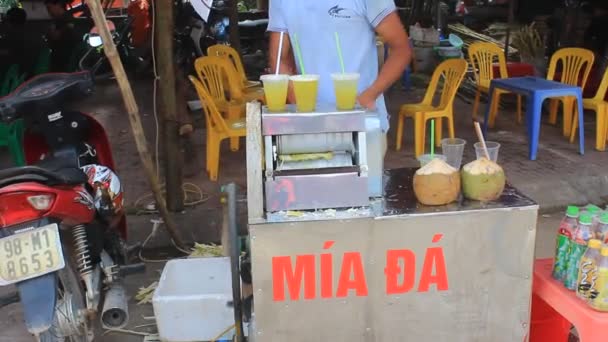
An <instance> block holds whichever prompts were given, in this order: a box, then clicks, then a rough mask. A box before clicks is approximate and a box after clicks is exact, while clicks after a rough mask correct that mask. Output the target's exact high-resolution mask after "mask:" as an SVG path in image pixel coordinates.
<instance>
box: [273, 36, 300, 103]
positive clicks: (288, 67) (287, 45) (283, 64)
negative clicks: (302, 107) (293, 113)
mask: <svg viewBox="0 0 608 342" xmlns="http://www.w3.org/2000/svg"><path fill="white" fill-rule="evenodd" d="M280 39H281V33H280V32H270V42H269V44H268V47H269V50H270V51H269V53H268V58H269V61H268V62H269V63H268V64H269V65H270V72H271V73H274V72H275V70H276V68H277V56H278V55H279V42H280ZM295 73H296V67H295V59H294V57H293V51H292V49H291V42H290V40H289V34H287V33H285V34H284V35H283V47H282V50H281V57H280V65H279V74H285V75H293V74H295ZM287 102H288V103H295V95H294V92H293V85H292V84H291V82H289V92H288V93H287Z"/></svg>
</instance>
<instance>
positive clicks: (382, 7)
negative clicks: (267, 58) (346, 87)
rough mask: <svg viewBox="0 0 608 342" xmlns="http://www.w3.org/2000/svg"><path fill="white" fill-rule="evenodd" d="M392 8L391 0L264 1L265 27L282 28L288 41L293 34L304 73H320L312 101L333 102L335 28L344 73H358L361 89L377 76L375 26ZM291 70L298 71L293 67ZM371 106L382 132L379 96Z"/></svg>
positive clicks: (337, 62) (383, 109) (383, 120)
mask: <svg viewBox="0 0 608 342" xmlns="http://www.w3.org/2000/svg"><path fill="white" fill-rule="evenodd" d="M395 10H396V7H395V2H394V1H393V0H333V1H326V0H270V10H269V23H268V31H272V32H287V33H288V34H289V36H290V38H291V41H292V44H293V43H294V42H295V40H294V35H296V36H297V39H298V43H299V45H300V51H301V52H302V60H303V63H304V68H305V70H306V73H308V74H318V75H320V76H321V79H320V81H319V95H318V102H325V103H335V102H336V99H335V94H334V88H333V83H332V80H331V77H330V74H332V73H336V72H340V71H341V70H342V68H341V66H340V59H339V57H338V50H337V47H336V41H335V32H338V34H339V37H340V45H341V47H342V53H343V58H344V66H345V69H346V70H345V71H346V72H358V73H359V74H360V75H361V79H360V80H359V93H361V92H362V91H364V90H365V89H367V88H368V87H369V86H371V85H372V83H373V82H374V81H375V80H376V78H377V77H378V50H377V47H376V34H375V28H376V26H378V24H380V22H381V21H382V20H383V19H384V18H386V16H388V15H389V14H390V13H392V12H394V11H395ZM294 55H295V53H294ZM297 64H298V63H296V65H297ZM297 68H298V71H299V72H301V71H300V70H299V69H300V66H299V65H297ZM376 108H377V111H378V113H379V114H380V117H381V124H382V129H383V131H385V132H386V131H387V130H388V112H387V110H386V105H385V103H384V96H380V97H379V98H378V100H377V101H376Z"/></svg>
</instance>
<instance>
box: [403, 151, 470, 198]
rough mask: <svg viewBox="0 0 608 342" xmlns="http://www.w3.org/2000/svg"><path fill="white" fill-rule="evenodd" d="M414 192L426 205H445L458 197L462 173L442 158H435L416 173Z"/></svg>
mask: <svg viewBox="0 0 608 342" xmlns="http://www.w3.org/2000/svg"><path fill="white" fill-rule="evenodd" d="M414 193H415V194H416V198H417V199H418V202H420V203H422V204H424V205H445V204H448V203H451V202H454V201H456V200H457V199H458V194H459V193H460V173H459V172H458V170H456V169H455V168H453V167H452V166H450V165H449V164H448V163H446V162H444V161H443V160H441V159H438V158H436V159H433V160H431V161H430V162H429V163H428V164H426V165H425V166H424V167H421V168H420V169H418V171H416V174H414Z"/></svg>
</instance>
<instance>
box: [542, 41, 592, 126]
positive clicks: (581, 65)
mask: <svg viewBox="0 0 608 342" xmlns="http://www.w3.org/2000/svg"><path fill="white" fill-rule="evenodd" d="M594 60H595V56H594V54H593V52H592V51H590V50H587V49H581V48H564V49H561V50H558V51H557V52H556V53H554V54H553V56H552V57H551V61H550V62H549V71H548V72H547V79H548V80H554V79H555V73H556V71H557V67H558V66H559V65H561V76H560V79H559V81H560V82H562V83H565V84H569V85H573V86H578V87H581V88H583V89H584V88H585V85H586V84H587V79H588V78H589V73H590V72H591V68H592V67H593V61H594ZM575 101H576V99H575V98H574V97H572V96H564V97H559V98H555V99H552V100H551V104H550V111H549V113H550V115H549V123H550V124H552V125H555V124H556V123H557V109H558V106H559V102H561V103H562V106H563V108H564V124H563V134H564V136H565V137H567V136H569V135H570V132H571V130H572V117H573V116H574V111H575V106H574V103H575Z"/></svg>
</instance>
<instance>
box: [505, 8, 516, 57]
mask: <svg viewBox="0 0 608 342" xmlns="http://www.w3.org/2000/svg"><path fill="white" fill-rule="evenodd" d="M514 21H515V0H509V18H508V24H507V36H506V37H505V59H508V58H509V41H510V40H511V27H512V26H513V22H514Z"/></svg>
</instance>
